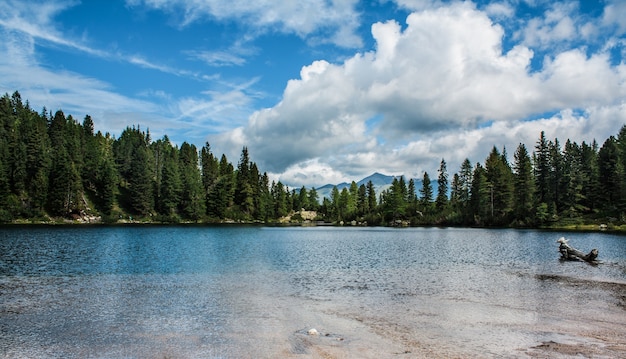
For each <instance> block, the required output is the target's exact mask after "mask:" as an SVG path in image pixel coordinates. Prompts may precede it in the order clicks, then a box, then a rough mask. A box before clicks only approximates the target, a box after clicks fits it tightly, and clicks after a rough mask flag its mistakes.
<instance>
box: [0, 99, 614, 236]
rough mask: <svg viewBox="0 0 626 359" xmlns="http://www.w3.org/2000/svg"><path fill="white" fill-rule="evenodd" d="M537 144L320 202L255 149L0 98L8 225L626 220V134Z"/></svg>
mask: <svg viewBox="0 0 626 359" xmlns="http://www.w3.org/2000/svg"><path fill="white" fill-rule="evenodd" d="M537 136H538V138H537V141H536V143H535V144H534V147H533V148H527V147H526V146H525V145H524V144H521V143H520V144H519V145H518V147H517V148H516V149H515V152H514V154H513V157H512V158H511V159H509V158H508V155H507V151H506V149H504V148H503V149H498V148H496V147H495V146H494V147H493V148H492V149H491V152H490V153H489V155H488V156H487V158H486V159H484V161H483V162H472V160H471V159H465V161H464V162H463V163H462V165H461V166H460V168H459V169H458V171H457V172H454V171H450V172H449V169H448V168H447V164H446V161H445V159H442V160H441V163H440V166H439V169H438V170H437V173H433V174H429V173H427V172H425V173H424V174H423V178H422V179H421V181H420V182H421V183H420V185H419V186H417V184H416V181H414V180H413V179H409V180H407V179H405V178H404V177H396V178H394V180H393V183H392V185H391V187H389V188H387V189H384V190H382V191H380V193H376V189H375V187H374V185H373V184H372V183H371V181H370V182H369V183H367V184H362V185H360V186H359V185H357V184H356V183H355V182H352V183H351V185H350V186H349V187H347V188H343V189H341V190H339V189H338V188H337V187H334V188H333V190H332V192H331V195H330V198H319V196H318V193H317V191H316V189H315V188H305V187H302V188H293V189H290V188H289V187H287V186H285V185H284V184H282V183H281V182H280V181H279V182H274V181H270V179H269V177H268V175H267V173H265V172H262V169H260V168H258V166H257V165H256V164H255V163H254V162H252V161H251V160H250V155H249V153H248V149H247V148H246V147H244V148H243V149H242V151H241V156H240V158H239V159H237V162H236V165H234V164H233V162H231V160H230V159H228V158H226V156H225V155H221V156H218V155H216V154H214V153H213V152H212V150H211V147H210V145H209V143H205V144H204V146H203V147H202V148H197V147H196V146H195V145H193V144H190V143H187V142H183V143H182V144H180V146H178V145H176V144H173V143H172V142H171V141H170V140H169V138H168V137H167V136H163V138H160V139H156V140H154V139H152V138H151V136H150V132H149V131H148V130H143V129H141V128H140V126H136V127H135V126H133V127H127V128H125V129H123V130H122V131H121V134H119V137H115V136H114V135H111V134H109V133H105V134H103V133H101V132H100V131H98V132H95V130H94V122H93V120H92V118H91V117H90V116H89V115H87V116H85V117H84V118H83V119H82V120H78V119H75V118H73V117H72V116H71V115H68V116H66V115H65V114H64V113H63V112H62V111H61V110H59V111H56V113H54V114H52V112H49V111H48V110H47V109H46V108H44V109H43V110H41V112H37V111H35V110H33V109H31V108H30V105H29V103H28V101H24V100H22V98H21V96H20V94H19V92H17V91H16V92H15V93H13V95H9V94H5V95H4V96H3V97H2V98H1V99H0V223H65V222H68V221H70V222H71V221H77V220H84V219H85V218H88V219H89V221H94V222H101V223H116V222H125V221H133V222H149V223H221V222H242V223H255V222H257V223H268V224H269V223H279V222H285V221H287V222H295V223H299V222H302V221H304V220H305V219H309V220H312V221H323V222H325V223H360V224H367V225H394V224H398V223H402V224H403V225H450V226H513V227H533V228H537V227H549V226H553V225H561V226H567V225H577V224H584V223H597V224H599V223H609V224H611V225H620V224H623V223H624V222H625V221H626V125H625V126H623V127H622V128H621V129H620V130H619V132H618V133H617V134H616V135H615V136H610V137H609V138H607V139H605V140H604V142H602V144H599V143H597V142H596V141H595V140H594V141H593V142H592V143H585V142H582V143H580V144H579V143H576V142H573V141H570V140H569V139H565V141H564V142H562V141H561V140H559V139H557V138H554V139H548V138H546V137H545V134H544V133H543V132H541V133H538V134H537ZM407 170H409V169H407ZM431 176H432V178H431ZM417 187H419V188H417ZM302 210H305V211H306V212H303V211H302ZM302 213H314V216H315V217H314V218H305V216H303V215H302Z"/></svg>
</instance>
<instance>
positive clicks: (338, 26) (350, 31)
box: [126, 0, 362, 47]
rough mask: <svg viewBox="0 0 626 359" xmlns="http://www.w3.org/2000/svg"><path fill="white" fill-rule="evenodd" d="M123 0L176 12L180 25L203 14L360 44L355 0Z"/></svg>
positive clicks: (317, 39)
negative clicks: (357, 32)
mask: <svg viewBox="0 0 626 359" xmlns="http://www.w3.org/2000/svg"><path fill="white" fill-rule="evenodd" d="M126 3H127V4H128V5H129V6H131V7H135V6H140V5H145V6H148V7H151V8H155V9H159V10H164V11H168V12H171V13H174V14H177V15H178V16H180V19H179V22H180V25H181V26H187V25H189V24H191V23H194V22H196V21H199V20H201V19H204V18H212V19H217V20H225V21H231V20H240V21H242V22H243V23H244V26H245V27H249V28H251V29H253V30H254V31H260V32H266V31H280V32H283V33H289V34H296V35H298V36H300V37H301V38H304V39H310V40H313V41H315V42H323V43H333V44H335V45H338V46H342V47H359V46H361V45H362V41H361V39H360V37H359V36H358V35H357V34H356V31H357V29H358V26H359V14H358V13H357V12H356V11H355V7H356V4H357V0H331V1H327V0H306V1H274V0H258V1H248V0H191V1H189V0H127V2H126Z"/></svg>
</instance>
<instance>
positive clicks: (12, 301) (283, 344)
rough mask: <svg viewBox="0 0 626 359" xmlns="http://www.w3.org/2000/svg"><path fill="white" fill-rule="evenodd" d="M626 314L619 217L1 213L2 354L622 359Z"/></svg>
mask: <svg viewBox="0 0 626 359" xmlns="http://www.w3.org/2000/svg"><path fill="white" fill-rule="evenodd" d="M561 236H565V237H566V238H568V239H569V240H570V242H569V243H570V245H572V246H573V247H576V248H578V249H580V250H582V251H583V252H585V253H587V252H589V251H590V250H591V249H592V248H597V249H598V250H599V253H600V254H599V259H600V260H601V261H602V262H603V263H602V264H599V265H590V264H587V263H584V262H569V261H560V260H559V253H558V251H557V249H558V244H557V243H556V240H557V239H558V238H559V237H561ZM313 328H315V329H316V331H317V333H319V334H318V335H310V334H309V330H311V329H313ZM624 328H626V237H625V236H623V235H616V234H610V233H606V232H603V233H601V232H597V233H561V232H546V231H535V230H511V229H502V230H499V229H490V230H485V229H467V228H402V229H394V228H370V227H364V228H361V227H359V228H356V227H345V228H344V227H341V228H340V227H254V226H240V227H237V226H232V227H231V226H219V227H205V226H171V227H169V226H111V227H106V226H102V227H100V226H70V227H47V226H35V227H12V226H9V227H2V228H0V332H1V333H2V335H1V336H0V356H2V357H3V358H276V357H285V358H355V357H357V358H385V357H394V358H396V357H398V358H448V357H458V358H464V357H477V358H493V357H522V358H524V357H540V358H543V357H563V358H566V357H579V356H580V355H582V356H587V357H591V356H593V357H596V358H605V357H606V358H610V357H624V356H626V330H625V329H624Z"/></svg>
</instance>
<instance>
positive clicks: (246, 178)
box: [235, 147, 254, 216]
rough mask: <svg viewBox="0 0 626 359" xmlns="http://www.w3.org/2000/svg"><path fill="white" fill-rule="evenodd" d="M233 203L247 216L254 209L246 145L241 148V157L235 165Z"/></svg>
mask: <svg viewBox="0 0 626 359" xmlns="http://www.w3.org/2000/svg"><path fill="white" fill-rule="evenodd" d="M235 204H236V205H238V206H239V208H240V210H241V211H242V212H243V213H244V214H246V215H247V216H250V214H251V213H252V211H253V209H254V202H253V199H252V185H251V182H250V158H249V155H248V148H247V147H244V148H243V149H242V150H241V158H240V160H239V164H238V165H237V173H236V184H235Z"/></svg>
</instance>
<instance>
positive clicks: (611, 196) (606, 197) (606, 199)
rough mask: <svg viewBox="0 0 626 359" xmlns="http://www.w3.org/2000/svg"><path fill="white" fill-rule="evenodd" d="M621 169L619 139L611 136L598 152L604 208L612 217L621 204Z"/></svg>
mask: <svg viewBox="0 0 626 359" xmlns="http://www.w3.org/2000/svg"><path fill="white" fill-rule="evenodd" d="M619 167H620V166H619V155H618V148H617V139H616V138H615V137H613V136H611V137H609V138H608V139H607V140H606V141H605V142H604V144H603V145H602V147H601V148H600V151H598V174H599V177H598V178H599V185H600V189H601V191H600V193H602V196H601V199H602V208H603V209H604V210H605V211H607V212H608V213H610V214H611V215H616V214H617V213H616V210H617V208H618V205H619V204H620V203H619V202H620V201H619V199H620V195H621V188H620V185H621V182H622V176H621V174H622V171H621V170H620V168H619Z"/></svg>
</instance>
